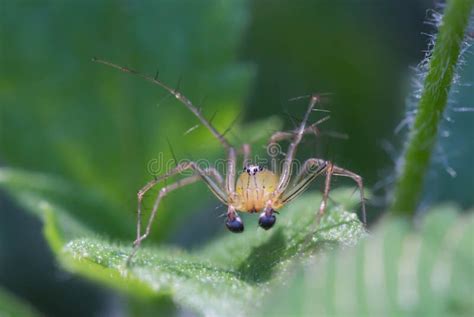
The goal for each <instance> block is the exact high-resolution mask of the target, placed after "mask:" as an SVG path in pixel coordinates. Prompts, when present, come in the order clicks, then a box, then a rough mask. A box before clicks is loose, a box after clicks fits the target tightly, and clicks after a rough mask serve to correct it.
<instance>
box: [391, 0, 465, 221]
mask: <svg viewBox="0 0 474 317" xmlns="http://www.w3.org/2000/svg"><path fill="white" fill-rule="evenodd" d="M473 4H474V0H451V1H448V3H447V6H446V9H445V13H444V16H443V18H442V22H441V25H440V27H439V33H438V35H437V37H436V42H435V45H434V48H433V52H432V55H431V59H430V62H429V68H428V73H427V75H426V77H425V80H424V83H423V91H422V95H421V98H420V101H419V103H418V106H417V113H416V117H415V121H414V123H413V125H412V127H411V130H410V131H409V133H408V141H407V143H406V147H405V151H404V154H403V157H402V160H403V161H402V162H401V165H400V166H399V167H400V169H399V171H398V177H397V183H396V186H395V192H394V197H393V201H392V206H391V208H390V210H391V211H392V212H393V213H394V214H398V215H405V216H413V215H414V213H415V211H416V208H417V205H418V202H419V200H420V197H421V193H422V189H423V181H424V176H425V173H426V170H427V169H428V166H429V163H430V157H431V152H432V151H433V148H434V145H435V143H436V138H437V134H438V126H439V123H440V119H442V116H443V112H444V109H445V107H446V104H447V101H448V93H449V89H450V87H451V83H452V81H453V76H454V73H455V70H456V65H457V62H458V59H459V55H460V50H461V46H462V42H463V40H464V33H465V30H466V28H467V26H468V22H469V16H470V14H471V12H472V7H473Z"/></svg>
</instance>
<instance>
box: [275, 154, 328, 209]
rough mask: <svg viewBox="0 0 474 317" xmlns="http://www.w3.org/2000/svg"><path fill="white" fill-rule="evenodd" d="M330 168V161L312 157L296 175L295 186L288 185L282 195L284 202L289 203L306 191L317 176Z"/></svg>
mask: <svg viewBox="0 0 474 317" xmlns="http://www.w3.org/2000/svg"><path fill="white" fill-rule="evenodd" d="M327 168H328V162H326V161H325V160H322V159H318V158H310V159H308V160H306V162H305V163H304V164H303V167H302V169H301V171H300V172H299V174H298V175H297V176H296V177H295V181H294V182H293V186H290V187H288V188H287V189H286V190H285V192H284V193H283V195H282V198H281V201H282V203H283V204H287V203H289V202H290V201H291V200H293V199H294V198H296V197H297V196H299V195H300V194H301V193H302V192H304V191H305V190H306V189H307V188H308V187H309V185H311V183H312V182H313V181H314V179H315V178H316V177H318V176H319V175H321V174H322V173H324V172H325V171H326V170H327Z"/></svg>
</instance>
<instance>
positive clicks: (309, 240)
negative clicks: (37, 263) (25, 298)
mask: <svg viewBox="0 0 474 317" xmlns="http://www.w3.org/2000/svg"><path fill="white" fill-rule="evenodd" d="M2 172H3V170H0V184H1V185H2V187H5V188H8V189H9V190H10V193H11V194H12V195H13V196H15V197H17V198H18V199H20V200H22V201H28V202H29V206H30V210H32V211H33V212H34V213H35V214H37V215H39V216H41V218H42V219H43V220H44V223H45V225H44V233H45V236H46V239H47V241H48V242H49V244H50V246H51V248H52V249H53V251H54V252H55V254H56V256H57V259H58V260H59V262H60V263H61V264H62V265H63V266H64V267H65V268H66V269H68V270H69V271H71V272H74V273H77V274H81V275H84V276H87V277H88V278H90V279H93V280H96V281H98V282H100V283H104V284H106V285H108V286H110V287H113V288H116V289H119V290H121V291H124V292H126V293H128V294H129V295H131V296H133V297H138V298H147V299H153V298H161V297H170V298H171V299H172V300H173V301H174V302H175V303H176V304H177V305H181V306H183V307H186V308H188V309H191V310H193V311H196V312H200V313H202V314H204V315H206V316H224V315H231V314H232V315H237V316H243V315H246V314H248V313H250V312H251V311H252V310H253V309H254V308H255V307H256V304H258V303H259V302H260V300H261V299H262V298H263V296H264V295H265V294H267V293H269V292H270V291H271V287H270V285H272V284H273V283H279V282H281V281H282V277H283V276H285V275H286V274H285V272H286V271H287V270H288V269H289V268H290V267H291V266H292V265H293V264H294V263H295V262H298V263H300V262H303V263H304V262H307V261H310V259H311V258H313V257H314V256H316V257H319V254H321V252H323V251H326V250H332V249H334V248H335V247H336V246H341V245H342V246H343V247H345V246H352V245H355V244H356V242H357V241H358V240H359V239H360V238H361V237H362V236H364V234H365V231H364V228H363V226H362V224H361V223H360V221H359V220H358V219H357V216H356V214H354V213H352V212H349V211H347V210H350V209H352V208H354V206H355V205H356V204H357V195H352V192H353V191H352V189H351V190H349V189H339V190H334V191H333V192H332V195H331V196H332V199H333V200H334V201H336V202H337V205H331V206H330V207H329V208H328V211H327V213H326V215H325V216H324V217H323V219H322V220H321V223H320V225H319V226H317V225H316V223H315V212H316V210H317V207H318V205H319V202H320V196H319V195H309V194H308V195H305V196H302V197H301V198H300V199H298V200H296V201H295V202H293V203H292V204H290V205H288V206H287V207H285V208H283V209H282V210H281V213H280V215H278V220H277V224H276V225H275V227H274V228H273V229H272V230H269V231H264V230H262V229H261V228H259V227H258V226H257V219H258V218H257V217H256V216H255V215H247V214H245V215H242V218H243V220H244V222H245V223H246V230H245V232H244V233H242V234H239V235H235V234H230V233H226V234H225V235H224V236H223V237H220V238H218V239H214V240H213V241H212V242H211V243H209V244H207V245H204V246H203V247H202V248H199V249H196V250H193V251H185V250H182V249H179V248H171V247H165V246H160V247H156V246H155V247H153V246H151V244H152V243H150V242H151V241H146V242H145V243H144V246H143V247H142V248H141V249H140V251H139V253H138V254H137V256H136V257H135V258H134V261H133V263H132V265H131V266H130V267H125V260H126V258H127V256H128V255H129V254H130V251H131V241H125V242H117V241H115V240H110V239H109V238H106V237H104V236H103V235H102V236H100V235H98V234H97V232H95V231H93V230H90V229H89V228H88V227H87V226H86V225H84V224H83V223H82V222H81V221H79V220H78V219H76V218H74V217H73V216H71V214H70V213H69V212H68V211H67V210H65V209H64V208H62V207H61V206H60V205H59V204H57V203H55V202H53V201H48V199H47V198H39V196H40V195H38V194H35V193H34V191H31V190H26V189H25V188H22V187H17V186H14V184H15V183H14V182H12V181H11V180H15V179H16V178H15V177H14V175H15V172H14V171H12V170H8V173H9V175H10V177H9V178H6V177H1V176H2V175H3V173H2ZM48 183H50V184H53V183H54V182H53V181H49V182H48ZM52 187H53V185H52ZM130 227H132V228H133V227H134V224H133V223H130Z"/></svg>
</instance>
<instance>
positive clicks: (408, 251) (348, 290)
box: [258, 205, 474, 316]
mask: <svg viewBox="0 0 474 317" xmlns="http://www.w3.org/2000/svg"><path fill="white" fill-rule="evenodd" d="M473 241H474V214H473V213H472V212H471V213H470V214H467V215H459V210H458V208H456V207H454V206H450V205H444V206H439V207H437V208H435V209H434V210H432V211H430V212H429V213H428V214H426V216H425V217H424V219H422V224H421V228H419V231H417V232H413V231H411V230H410V225H409V223H408V222H407V221H404V220H400V219H394V218H387V219H384V221H382V222H381V223H380V224H379V225H378V226H377V227H376V229H375V230H374V233H373V234H371V235H370V237H369V238H367V239H364V241H362V242H361V243H359V244H358V245H357V247H356V248H353V249H351V250H337V251H335V252H333V253H331V254H329V255H327V256H325V257H319V258H316V259H315V260H313V261H311V262H310V263H307V264H306V265H304V266H300V267H299V268H298V270H296V271H297V273H294V271H292V273H291V274H288V275H289V276H287V277H288V280H287V284H285V286H284V287H277V290H276V291H275V292H274V293H272V294H271V296H270V297H268V298H267V299H266V300H265V305H264V308H263V309H262V311H260V312H259V314H258V315H261V316H272V315H276V314H277V313H278V314H280V315H285V314H288V315H289V314H291V315H297V316H348V315H355V316H472V315H473V314H474V302H473V301H472V294H474V276H473V274H472V268H473V267H474V248H473Z"/></svg>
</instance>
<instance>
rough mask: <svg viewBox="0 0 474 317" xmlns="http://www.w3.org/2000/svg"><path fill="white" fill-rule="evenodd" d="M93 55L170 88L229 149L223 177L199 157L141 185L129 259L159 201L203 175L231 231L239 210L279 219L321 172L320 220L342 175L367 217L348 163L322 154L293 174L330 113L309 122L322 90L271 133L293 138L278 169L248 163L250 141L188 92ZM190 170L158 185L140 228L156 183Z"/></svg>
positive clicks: (267, 221)
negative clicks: (218, 124) (300, 153)
mask: <svg viewBox="0 0 474 317" xmlns="http://www.w3.org/2000/svg"><path fill="white" fill-rule="evenodd" d="M93 61H94V62H97V63H101V64H104V65H107V66H110V67H113V68H116V69H118V70H120V71H123V72H127V73H131V74H133V75H136V76H139V77H142V78H143V79H145V80H147V81H149V82H151V83H153V84H156V85H158V86H160V87H162V88H163V89H165V90H166V91H168V92H169V93H170V94H171V95H173V96H174V97H175V98H176V99H177V100H178V101H179V102H181V103H182V104H183V105H184V106H185V107H186V108H187V109H188V110H190V111H191V112H192V113H193V114H194V115H195V116H196V117H197V118H198V119H199V120H200V121H201V123H202V124H203V125H204V126H205V127H206V128H207V129H208V130H209V131H210V132H211V133H212V134H213V135H214V137H215V138H216V139H217V140H218V141H219V142H220V143H221V145H222V146H223V148H224V150H225V151H226V152H227V158H228V159H227V166H226V171H225V175H224V176H225V177H222V176H221V174H220V173H219V172H218V171H217V170H216V169H215V168H213V167H208V168H205V169H203V168H201V167H200V166H199V165H198V164H197V163H195V162H185V163H181V164H178V165H177V166H176V167H175V168H173V169H171V170H169V171H167V172H166V173H165V174H163V175H161V176H158V177H156V178H154V179H153V180H151V181H150V182H148V183H147V184H146V185H145V186H144V187H143V188H141V189H140V190H139V191H138V208H137V235H136V239H135V241H134V244H133V245H134V247H133V250H132V252H131V254H130V256H129V257H128V259H127V263H130V261H131V260H132V258H133V256H134V255H135V254H136V252H137V251H138V249H139V247H140V245H141V242H142V241H143V240H144V239H146V238H147V237H148V235H149V234H150V230H151V226H152V223H153V220H154V219H155V216H156V213H157V211H158V207H159V205H160V202H161V200H162V199H163V197H165V196H166V195H168V194H169V193H170V192H172V191H175V190H177V189H180V188H182V187H184V186H187V185H190V184H193V183H196V182H197V181H199V180H202V181H203V182H204V183H205V184H206V185H207V186H208V188H209V189H210V191H211V192H212V193H213V194H214V195H215V196H216V197H217V198H218V199H219V200H220V201H221V202H222V203H224V204H225V205H227V206H228V208H227V214H226V216H227V217H226V218H227V219H226V222H225V225H226V227H227V228H228V229H229V230H230V231H231V232H234V233H240V232H242V231H244V224H243V222H242V220H241V219H240V217H239V216H238V214H237V211H242V212H248V213H257V212H260V216H259V219H258V224H259V226H260V227H261V228H263V229H265V230H268V229H270V228H272V227H273V225H274V224H275V222H276V216H275V214H276V210H279V209H280V208H282V207H283V206H284V205H285V204H287V203H289V202H290V201H292V200H293V199H295V198H296V197H298V196H299V195H300V194H301V193H303V192H304V191H305V190H306V189H307V188H308V187H309V185H310V184H311V183H312V182H313V181H314V180H315V179H316V178H317V177H318V176H319V175H324V176H325V182H324V192H323V199H322V201H321V203H320V205H319V210H318V211H317V212H316V219H318V221H319V219H320V217H321V216H322V215H323V214H324V211H325V209H326V205H327V201H328V197H329V191H330V187H331V177H332V176H344V177H349V178H351V179H352V180H354V181H355V182H356V184H357V186H358V188H359V193H360V200H361V206H362V217H363V222H364V223H365V204H364V187H363V183H362V178H361V177H360V176H359V175H357V174H355V173H353V172H351V171H349V170H346V169H344V168H341V167H338V166H336V165H334V164H333V163H332V162H330V161H327V160H324V159H320V158H309V159H307V160H306V161H305V162H304V163H303V165H302V166H301V169H300V170H299V171H298V173H296V174H295V172H296V171H295V168H294V166H293V165H294V164H293V163H295V155H296V149H297V147H298V145H299V144H300V142H301V140H302V138H303V136H304V135H305V134H317V131H318V129H317V127H316V125H317V124H318V123H320V122H323V121H325V120H326V119H328V117H326V118H323V119H321V120H319V121H318V122H316V123H315V124H312V125H310V126H306V124H307V122H308V119H309V116H310V114H311V113H312V111H313V110H314V106H315V105H316V103H317V102H318V101H319V96H318V95H312V96H310V101H309V104H308V109H307V110H306V113H305V115H304V118H303V120H302V121H301V123H300V125H299V127H298V128H297V129H296V130H294V131H283V132H280V131H279V132H275V133H274V134H273V135H272V136H271V137H270V140H269V144H274V143H278V142H281V141H289V145H288V149H287V151H286V154H285V157H284V159H283V161H282V164H281V169H279V170H277V168H276V164H273V163H274V162H273V161H272V169H265V168H262V167H260V166H257V165H249V164H248V162H250V152H251V151H250V145H249V144H243V145H242V147H241V148H239V149H236V148H235V147H233V146H232V145H231V144H230V142H229V141H228V140H227V139H226V138H225V137H224V135H222V134H220V133H219V132H218V131H217V130H216V129H215V128H214V126H212V125H211V123H210V122H209V121H208V120H206V118H204V116H203V115H202V113H201V111H200V110H199V109H198V108H196V107H195V106H194V105H193V104H192V103H191V101H190V100H189V99H188V98H186V97H185V96H184V95H183V94H182V93H180V92H179V91H177V90H175V89H172V88H170V87H169V86H167V85H166V84H164V83H163V82H161V81H160V80H158V79H157V77H154V78H153V77H150V76H147V75H143V74H141V73H138V72H137V71H135V70H132V69H129V68H126V67H122V66H119V65H116V64H113V63H111V62H108V61H105V60H99V59H96V58H94V59H93ZM237 150H238V151H237ZM239 155H241V156H242V158H243V167H244V169H243V172H241V173H240V175H239V176H238V178H237V180H236V176H237V173H236V165H237V158H238V156H239ZM186 170H192V171H193V172H194V175H192V176H188V177H184V178H181V179H179V180H178V181H176V182H174V183H171V184H167V185H166V184H165V186H164V187H162V188H161V189H160V191H159V193H158V195H157V197H156V199H155V202H154V204H153V208H152V210H151V215H150V218H149V219H148V222H147V225H146V228H145V232H144V233H143V234H142V226H141V216H142V201H143V197H144V195H145V194H146V193H147V192H148V191H149V190H150V189H151V188H153V187H154V186H156V185H157V184H159V183H163V182H165V181H166V180H167V179H169V178H170V177H172V176H175V175H179V174H181V172H183V171H186ZM295 175H296V176H295Z"/></svg>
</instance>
